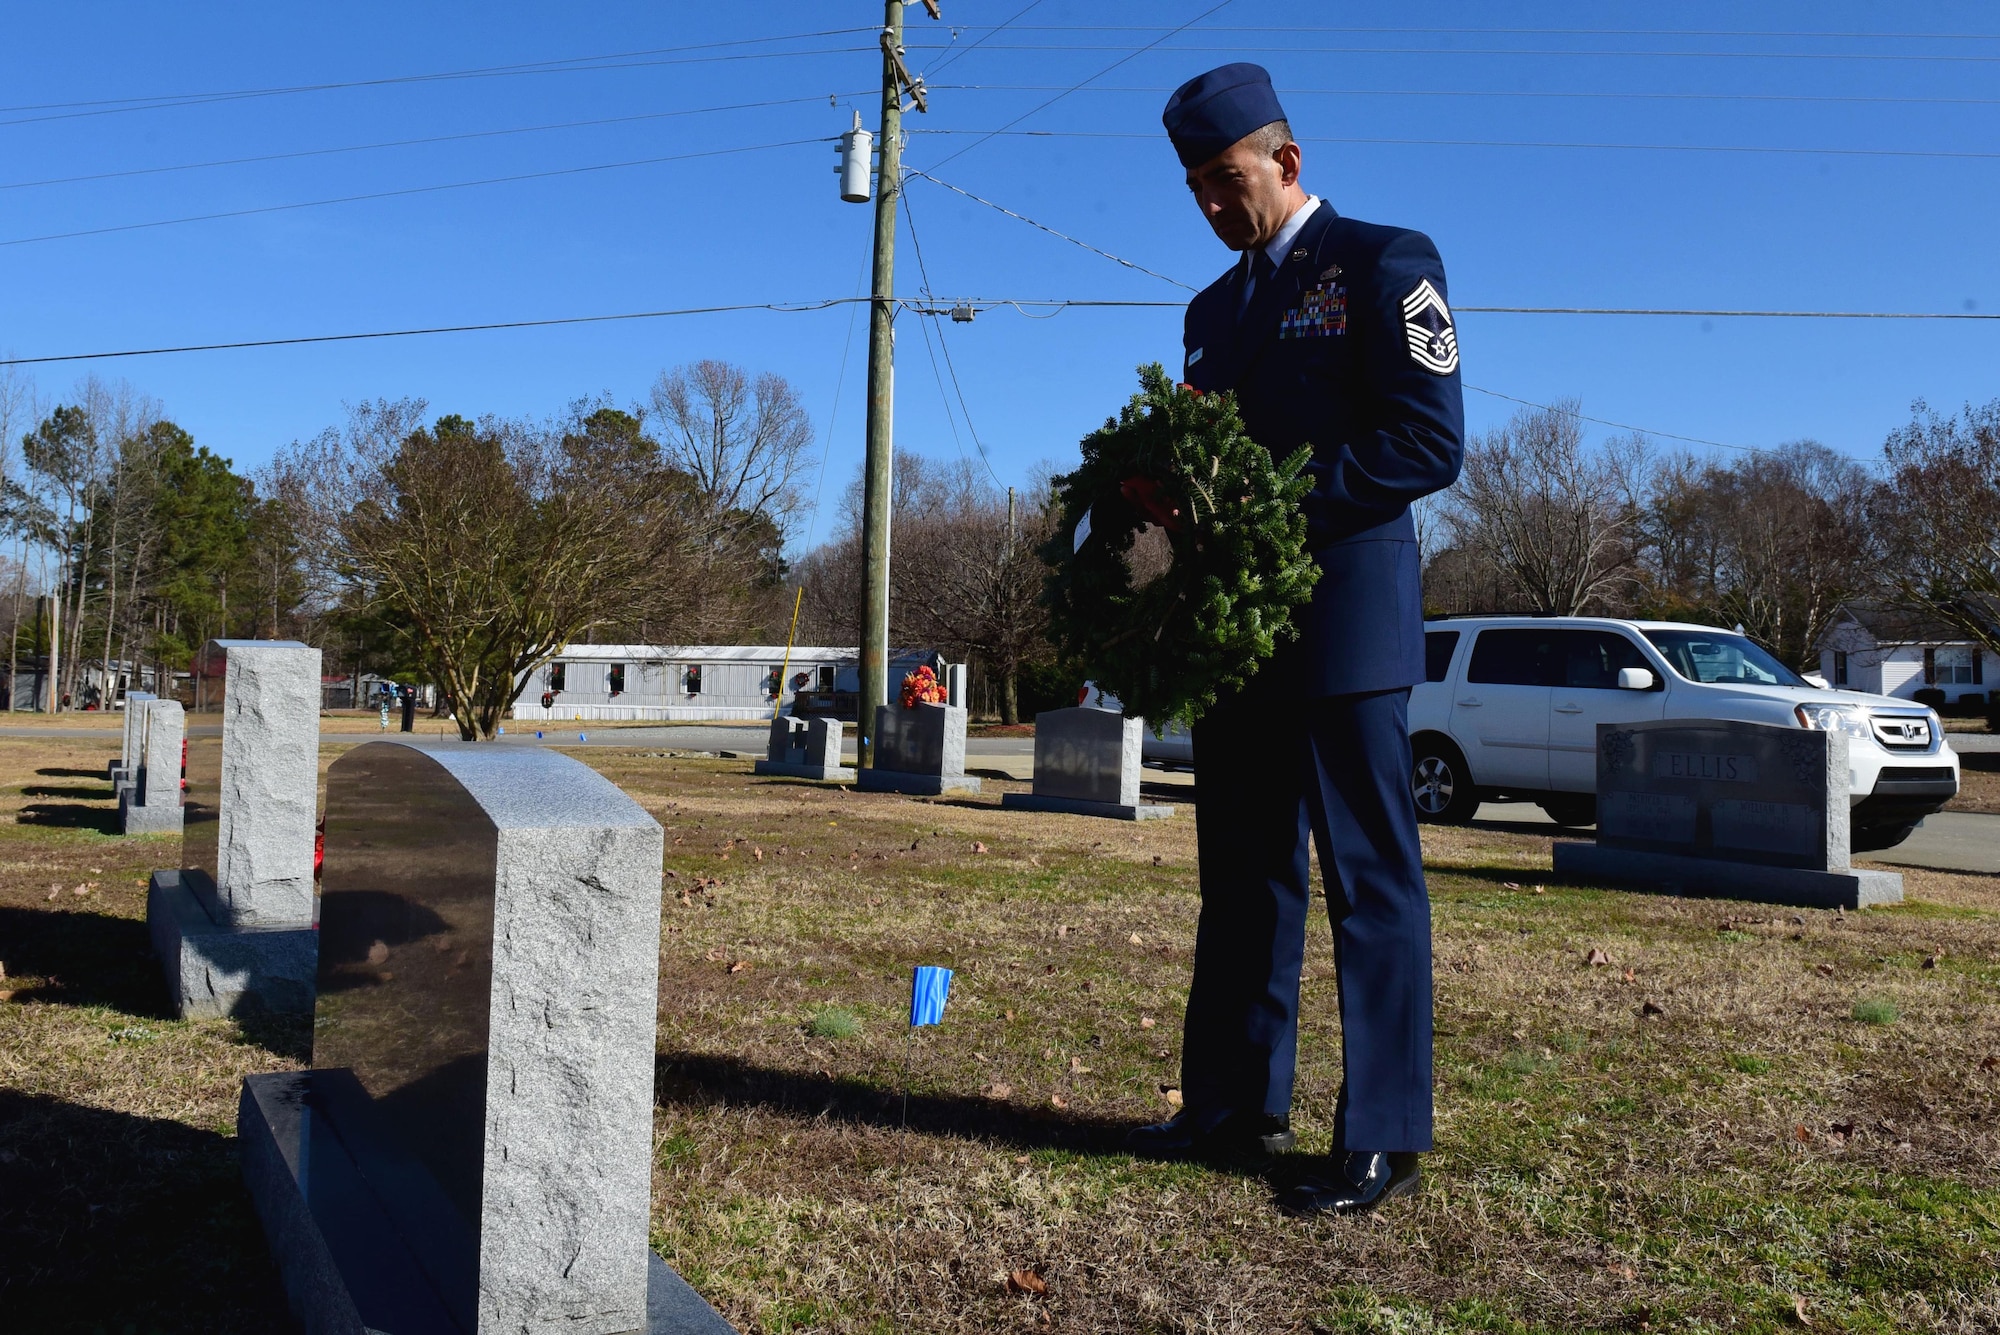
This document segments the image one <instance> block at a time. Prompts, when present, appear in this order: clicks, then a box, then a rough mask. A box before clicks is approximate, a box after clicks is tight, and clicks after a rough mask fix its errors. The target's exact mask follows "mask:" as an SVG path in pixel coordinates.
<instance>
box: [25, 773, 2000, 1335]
mask: <svg viewBox="0 0 2000 1335" xmlns="http://www.w3.org/2000/svg"><path fill="white" fill-rule="evenodd" d="M345 740H346V739H345V738H343V739H342V741H343V743H344V742H345ZM333 750H334V748H333V747H332V746H329V748H328V752H329V754H331V753H332V751H333ZM107 753H108V752H107V747H106V746H105V745H104V744H101V743H96V742H85V741H83V740H81V739H76V740H63V739H47V740H17V739H0V962H4V963H5V966H6V970H7V978H6V980H5V981H4V982H0V991H5V992H10V993H11V999H10V1000H8V1001H6V1002H4V1003H0V1329H6V1330H14V1329H22V1330H33V1331H42V1330H49V1331H61V1330H78V1331H92V1330H103V1331H106V1332H114V1333H115V1332H119V1331H123V1330H131V1331H133V1332H135V1335H139V1333H142V1332H147V1331H152V1330H160V1331H182V1330H187V1331H203V1332H225V1331H264V1330H274V1329H283V1328H284V1323H283V1319H282V1300H281V1298H280V1296H279V1294H278V1292H277V1287H276V1284H275V1281H274V1279H273V1276H272V1272H271V1268H270V1263H269V1260H268V1257H267V1255H266V1253H265V1250H264V1246H263V1241H262V1237H261V1235H260V1233H259V1231H258V1229H257V1226H256V1222H255V1220H254V1218H253V1217H252V1216H251V1214H250V1211H249V1208H248V1204H247V1201H246V1200H245V1199H244V1197H243V1194H242V1191H241V1188H240V1186H239V1185H238V1183H237V1180H236V1176H235V1172H236V1170H235V1166H234V1161H233V1154H232V1149H231V1144H232V1142H231V1136H232V1126H233V1122H234V1113H235V1100H236V1087H237V1082H238V1080H239V1078H240V1077H241V1076H242V1075H243V1074H245V1073H247V1072H250V1071H257V1070H273V1069H281V1068H285V1067H288V1066H293V1065H297V1064H300V1063H302V1062H303V1061H305V1060H306V1059H307V1057H308V1055H309V1054H308V1052H307V1042H308V1038H307V1033H306V1031H305V1029H304V1027H303V1026H300V1025H291V1026H287V1025H276V1024H271V1023H269V1022H264V1023H256V1022H238V1021H215V1022H200V1023H180V1022H174V1021H169V1020H166V1019H164V1018H163V1015H162V1011H161V1007H160V1000H161V999H160V996H159V991H158V983H157V981H156V975H155V972H154V969H153V965H152V963H151V960H150V957H149V955H148V953H147V948H146V942H145V933H144V929H143V923H142V921H141V919H142V918H143V912H144V905H143V878H144V876H145V873H146V872H147V871H148V870H150V869H151V868H152V867H154V866H157V865H161V864H163V863H168V864H170V863H172V862H173V861H175V860H176V857H175V851H174V846H173V844H172V842H171V841H162V840H159V839H135V840H121V839H117V838H114V837H108V836H107V835H106V834H105V833H104V832H103V831H104V815H105V813H106V812H107V811H108V802H107V801H106V800H105V799H106V797H107V796H108V792H109V788H108V785H106V784H104V783H103V782H102V781H101V779H98V778H95V777H94V776H95V775H96V774H98V773H101V764H102V761H103V760H104V758H105V756H106V755H107ZM578 754H579V755H580V756H581V757H582V758H583V759H585V760H586V761H588V762H589V763H591V764H593V765H595V766H597V767H598V768H600V769H602V770H603V771H604V772H605V773H607V774H608V775H610V777H612V778H613V779H614V780H616V781H617V782H618V783H620V784H621V785H622V786H624V787H625V788H626V789H627V790H628V791H630V792H632V793H633V794H634V795H635V796H636V797H637V798H638V799H639V800H640V801H641V802H642V803H644V804H645V805H646V807H647V808H648V809H649V810H651V811H652V812H653V813H654V814H655V815H656V816H657V817H658V818H659V820H660V822H661V824H662V825H664V826H665V827H666V829H667V844H668V849H667V868H666V870H667V874H668V879H667V881H666V883H665V885H666V891H667V893H666V907H665V921H664V923H663V931H662V936H661V1005H660V1030H659V1052H660V1056H659V1067H658V1070H659V1080H658V1097H657V1105H658V1106H657V1113H656V1126H655V1146H656V1168H655V1173H654V1211H653V1243H654V1245H655V1246H656V1247H657V1248H658V1249H659V1250H660V1251H661V1252H662V1254H664V1255H665V1256H666V1257H667V1259H668V1260H669V1261H671V1262H672V1263H673V1264H674V1265H675V1266H676V1267H677V1268H678V1269H680V1271H681V1272H682V1273H683V1274H684V1275H686V1276H687V1277H688V1279H689V1280H690V1281H691V1282H693V1283H694V1285H695V1286H696V1287H697V1288H698V1289H700V1290H701V1291H702V1292H703V1293H704V1294H705V1295H706V1296H707V1297H708V1298H709V1299H710V1300H711V1301H712V1302H714V1303H715V1304H716V1305H717V1306H718V1307H720V1308H721V1309H722V1310H723V1311H724V1312H725V1313H726V1314H727V1315H728V1316H729V1317H730V1318H731V1319H732V1320H733V1321H734V1322H735V1323H736V1324H737V1325H738V1327H739V1328H741V1329H744V1330H754V1331H760V1332H772V1333H774V1335H775V1333H776V1332H802V1331H883V1332H889V1331H989V1330H1024V1331H1041V1330H1051V1329H1054V1330H1069V1331H1078V1332H1110V1331H1134V1332H1137V1331H1162V1332H1164V1331H1190V1332H1193V1331H1246V1332H1265V1331H1319V1332H1426V1333H1436V1332H1446V1331H1507V1332H1530V1331H1533V1332H1541V1331H1549V1332H1554V1331H1576V1330H1605V1331H1612V1330H1620V1331H1623V1330H1631V1331H1640V1330H1653V1331H1669V1330H1675V1331H1680V1330H1686V1331H1695V1330H1703V1331H1706V1330H1724V1329H1732V1330H1743V1331H1759V1330H1773V1331H1775V1330H1798V1329H1803V1328H1805V1327H1806V1326H1807V1325H1808V1324H1809V1325H1810V1327H1811V1329H1813V1330H1819V1331H1826V1330H1851V1331H1890V1330H1911V1329H1916V1330H1937V1331H1975V1330H1982V1331H1986V1330H1995V1329H2000V1280H1996V1261H2000V1171H1996V1170H2000V1140H1996V1135H2000V1127H1996V1119H2000V1105H1996V1102H1995V1097H1994V1096H1995V1093H1996V1090H2000V1011H1996V1009H1995V1004H1994V1003H1995V1001H1996V993H2000V878H1988V877H1974V876H1951V875H1944V874H1938V873H1927V872H1920V871H1909V872H1906V873H1905V876H1906V879H1907V885H1908V889H1909V892H1910V895H1911V902H1910V903H1908V904H1906V905H1904V906H1902V907H1900V908H1897V909H1893V910H1886V911H1872V912H1868V913H1860V914H1847V915H1838V914H1832V913H1823V912H1811V911H1807V912H1797V913H1794V912H1792V911H1789V910H1772V909H1768V908H1761V907H1756V906H1749V905H1744V904H1736V903H1727V902H1709V901H1692V900H1677V899H1667V898H1659V897H1652V896H1642V895H1634V894H1629V893H1621V892H1615V891H1604V890H1596V889H1590V888H1587V887H1579V886H1569V885H1563V884H1559V883H1556V882H1555V881H1554V880H1553V879H1552V878H1551V877H1550V875H1549V871H1548V866H1549V839H1548V835H1547V827H1542V830H1541V831H1540V832H1537V831H1536V830H1535V829H1533V828H1532V827H1527V826H1522V827H1518V828H1511V829H1510V828H1493V827H1478V828H1474V829H1470V830H1430V831H1428V832H1427V834H1426V853H1427V858H1428V861H1429V864H1430V867H1431V886H1432V891H1433V897H1434V900H1435V903H1436V937H1437V964H1438V1051H1437V1079H1438V1113H1439V1123H1438V1136H1439V1148H1438V1152H1437V1153H1436V1154H1434V1155H1433V1156H1431V1157H1430V1159H1429V1160H1428V1161H1427V1170H1426V1171H1427V1176H1428V1185H1427V1189H1426V1190H1425V1192H1424V1194H1423V1195H1422V1196H1421V1197H1419V1198H1418V1199H1417V1200H1415V1201H1413V1202H1406V1203H1401V1204H1399V1205H1397V1206H1395V1207H1393V1208H1391V1209H1390V1210H1387V1211H1385V1212H1384V1213H1383V1214H1382V1215H1380V1216H1379V1217H1374V1218H1367V1219H1359V1220H1322V1221H1313V1222H1298V1221H1293V1220H1287V1219H1284V1218H1282V1217H1280V1216H1278V1215H1277V1214H1276V1213H1275V1212H1274V1211H1273V1209H1272V1208H1271V1201H1272V1197H1273V1190H1274V1186H1277V1185H1281V1184H1282V1183H1283V1182H1284V1181H1285V1180H1286V1178H1287V1177H1288V1176H1290V1175H1293V1174H1296V1173H1297V1172H1298V1171H1299V1170H1300V1167H1301V1166H1302V1165H1303V1164H1304V1163H1305V1162H1307V1160H1308V1157H1309V1154H1315V1153H1321V1152H1324V1150H1325V1148H1326V1144H1325V1142H1326V1136H1327V1132H1328V1127H1329V1125H1330V1121H1331V1111H1332V1106H1333V1100H1334V1096H1335V1092H1336V1088H1337V1081H1338V1065H1337V1061H1336V1060H1335V1054H1336V1053H1337V1044H1338V1024H1337V1018H1336V1016H1335V1013H1334V992H1333V986H1332V983H1333V979H1332V971H1331V965H1332V960H1331V951H1330V949H1329V946H1328V938H1327V935H1326V933H1325V931H1324V929H1323V928H1321V929H1319V930H1316V931H1315V933H1314V934H1313V936H1312V938H1311V946H1310V950H1309V955H1308V969H1307V977H1306V996H1305V1007H1304V1009H1305V1017H1306V1018H1305V1033H1304V1034H1303V1036H1302V1044H1301V1046H1302V1063H1301V1071H1300V1079H1299V1093H1298V1104H1297V1108H1296V1110H1295V1116H1294V1123H1295V1126H1296V1127H1297V1129H1298V1130H1299V1131H1300V1133H1301V1140H1302V1143H1303V1147H1304V1149H1305V1150H1306V1151H1307V1152H1308V1155H1302V1156H1300V1157H1299V1160H1298V1161H1297V1162H1292V1163H1286V1164H1281V1165H1280V1166H1279V1168H1278V1169H1277V1170H1275V1172H1274V1173H1273V1175H1272V1178H1271V1180H1268V1181H1267V1180H1263V1179H1258V1178H1250V1177H1243V1176H1237V1175H1232V1174H1228V1173H1221V1172H1216V1171H1212V1170H1209V1169H1206V1168H1200V1167H1191V1166H1180V1165H1156V1164H1150V1163H1141V1162H1135V1161H1134V1160H1132V1159H1130V1158H1129V1157H1127V1156H1125V1155H1122V1154H1120V1153H1118V1152H1117V1149H1116V1145H1117V1138H1118V1136H1119V1134H1120V1133H1121V1132H1122V1131H1123V1129H1124V1128H1125V1127H1127V1126H1128V1125H1130V1124H1132V1123H1133V1122H1136V1121H1139V1120H1142V1119H1151V1118H1154V1117H1157V1116H1160V1115H1163V1114H1165V1113H1166V1112H1168V1111H1169V1110H1170V1104H1169V1101H1168V1091H1170V1090H1172V1088H1173V1086H1174V1084H1175V1082H1176V1078H1177V1072H1178V1049H1179V1016H1180V1007H1181V1001H1182V996H1183V992H1184V989H1185V986H1186V982H1187V971H1188V966H1189V953H1190V945H1191V941H1192V935H1193V926H1194V920H1195V911H1196V897H1195V882H1194V867H1193V835H1194V822H1193V820H1192V815H1193V812H1192V808H1183V810H1182V811H1181V813H1180V814H1179V815H1178V816H1176V817H1175V818H1174V819H1173V820H1171V821H1167V822H1159V823H1150V824H1147V825H1144V826H1141V827H1133V826H1127V825H1119V824H1114V823H1111V822H1105V821H1093V820H1089V819H1084V818H1071V817H1054V816H1029V815H1024V814H1019V813H1013V812H1006V813H1003V812H1001V811H1000V810H999V809H998V808H997V807H996V806H995V805H994V801H995V799H994V797H993V791H994V790H996V789H998V788H1002V787H1005V786H1007V785H1003V784H989V790H988V793H987V794H985V795H982V796H981V797H980V798H977V799H972V800H967V801H918V800H910V799H904V798H897V797H889V796H879V795H864V794H858V793H846V792H842V791H840V790H829V789H824V788H817V787H813V786H809V785H804V784H794V783H788V782H782V781H778V782H765V781H759V780H752V779H749V778H748V777H747V776H746V775H745V774H744V773H743V771H744V769H745V768H746V766H745V765H744V764H743V763H742V762H729V761H707V760H696V759H675V758H670V757H666V756H663V755H660V754H657V753H656V754H652V755H648V754H644V753H638V752H613V751H606V750H587V749H586V750H580V751H579V753H578ZM1187 791H1188V790H1187V789H1185V788H1181V789H1176V790H1174V792H1175V793H1176V794H1177V795H1179V796H1185V795H1186V794H1187ZM79 889H80V890H81V893H78V890H79ZM52 893H53V895H54V897H53V898H51V897H50V896H51V894H52ZM1593 949H1597V950H1601V951H1603V952H1604V954H1605V955H1606V956H1608V958H1609V960H1610V961H1611V962H1610V964H1609V965H1603V966H1592V965H1590V964H1588V963H1586V957H1587V956H1588V954H1589V952H1590V951H1592V950H1593ZM920 963H930V964H946V965H950V966H952V967H954V968H955V969H956V970H957V971H958V974H957V979H956V982H955V984H954V988H953V993H952V1000H951V1006H950V1009H949V1011H948V1013H947V1017H946V1021H945V1024H944V1025H943V1026H942V1027H941V1028H937V1029H926V1030H924V1031H922V1032H921V1033H920V1035H919V1036H918V1038H917V1040H916V1041H915V1042H914V1043H910V1042H908V1040H907V1039H906V1033H907V1030H906V1028H905V1026H904V1023H903V1020H904V1014H905V1007H906V1005H907V997H908V980H909V970H910V968H911V966H912V965H915V964H920ZM906 1062H907V1063H908V1070H909V1073H910V1076H909V1084H910V1090H911V1094H910V1099H909V1106H908V1125H907V1128H905V1127H904V1126H903V1124H902V1102H901V1090H902V1088H903V1080H904V1070H905V1063H906ZM1010 1276H1013V1277H1014V1278H1013V1280H1012V1281H1011V1282H1010ZM1042 1289H1045V1290H1046V1292H1042V1291H1040V1290H1042ZM1028 1290H1035V1291H1032V1292H1031V1291H1028Z"/></svg>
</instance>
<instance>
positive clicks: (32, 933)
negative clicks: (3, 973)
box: [0, 908, 173, 1019]
mask: <svg viewBox="0 0 2000 1335" xmlns="http://www.w3.org/2000/svg"><path fill="white" fill-rule="evenodd" d="M0 961H4V962H5V963H6V965H7V975H8V977H9V978H42V979H46V980H48V981H46V982H44V983H42V984H40V985H37V986H34V987H29V988H24V989H22V990H21V991H19V992H18V993H16V999H17V1000H20V1001H40V1002H49V1003H55V1004H60V1005H67V1006H110V1007H112V1008H113V1009H115V1010H120V1011H124V1012H125V1013H126V1014H128V1015H143V1016H149V1017H151V1018H154V1019H172V1018H173V1017H172V1016H171V1015H169V1014H168V1013H167V1009H166V999H167V994H166V985H165V984H164V983H163V982H162V981H161V978H160V966H159V965H158V964H157V963H156V962H155V961H154V959H153V946H152V941H151V939H150V938H149V937H148V936H147V934H146V924H145V923H143V922H141V921H140V920H139V919H137V918H119V917H113V916H112V915H111V914H108V913H89V912H81V911H77V910H72V909H24V908H0Z"/></svg>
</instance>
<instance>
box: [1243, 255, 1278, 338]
mask: <svg viewBox="0 0 2000 1335" xmlns="http://www.w3.org/2000/svg"><path fill="white" fill-rule="evenodd" d="M1275 267H1276V266H1274V265H1273V264H1272V263H1271V257H1270V256H1269V255H1266V254H1265V253H1264V251H1263V248H1262V247H1261V246H1260V247H1259V248H1257V249H1256V250H1253V251H1251V252H1250V262H1249V263H1248V264H1247V265H1245V266H1244V279H1243V298H1242V302H1241V304H1240V305H1238V306H1237V308H1236V319H1237V322H1238V323H1239V324H1240V323H1241V322H1242V320H1243V317H1244V316H1246V315H1248V314H1249V313H1250V301H1251V299H1252V298H1253V297H1255V296H1256V295H1257V289H1258V287H1260V286H1261V285H1262V284H1264V283H1267V282H1269V281H1270V278H1271V274H1272V272H1273V270H1274V269H1275Z"/></svg>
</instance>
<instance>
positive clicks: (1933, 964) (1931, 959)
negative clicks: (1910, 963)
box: [1924, 955, 1940, 969]
mask: <svg viewBox="0 0 2000 1335" xmlns="http://www.w3.org/2000/svg"><path fill="white" fill-rule="evenodd" d="M1939 958H1940V956H1937V955H1926V956H1924V967H1925V968H1926V969H1935V968H1937V966H1938V960H1939Z"/></svg>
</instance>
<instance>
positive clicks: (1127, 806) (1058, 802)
mask: <svg viewBox="0 0 2000 1335" xmlns="http://www.w3.org/2000/svg"><path fill="white" fill-rule="evenodd" d="M1000 805H1001V806H1003V807H1012V808H1013V809H1014V810H1016V811H1060V812H1066V813H1068V814H1069V815H1072V816H1104V817H1107V818H1109V819H1111V820H1164V819H1165V818H1166V817H1168V816H1171V815H1173V814H1174V809H1173V808H1172V807H1166V806H1155V805H1151V804H1148V803H1144V802H1133V803H1125V802H1090V801H1086V800H1085V799H1083V798H1081V797H1041V796H1038V795H1036V794H1034V793H1002V794H1001V795H1000Z"/></svg>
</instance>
